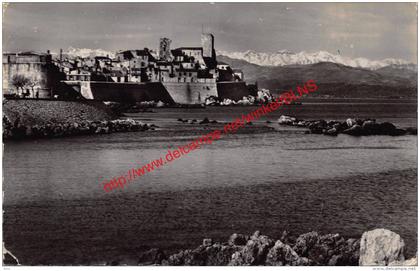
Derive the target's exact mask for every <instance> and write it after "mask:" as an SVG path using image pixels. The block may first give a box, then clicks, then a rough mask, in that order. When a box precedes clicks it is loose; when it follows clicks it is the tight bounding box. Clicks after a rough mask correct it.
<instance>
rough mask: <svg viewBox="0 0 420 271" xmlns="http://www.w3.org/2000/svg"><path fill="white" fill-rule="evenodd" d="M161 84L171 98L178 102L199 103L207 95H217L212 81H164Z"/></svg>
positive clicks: (215, 86)
mask: <svg viewBox="0 0 420 271" xmlns="http://www.w3.org/2000/svg"><path fill="white" fill-rule="evenodd" d="M163 84H164V86H165V88H166V90H167V91H168V93H169V95H170V96H171V97H172V99H173V100H174V101H175V102H176V103H179V104H200V103H204V101H205V99H206V98H207V97H209V96H217V85H216V83H214V82H212V83H210V82H209V83H178V82H164V83H163Z"/></svg>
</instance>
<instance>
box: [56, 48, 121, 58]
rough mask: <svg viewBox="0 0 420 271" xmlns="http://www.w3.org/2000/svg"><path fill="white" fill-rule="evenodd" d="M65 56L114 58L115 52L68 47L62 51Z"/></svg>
mask: <svg viewBox="0 0 420 271" xmlns="http://www.w3.org/2000/svg"><path fill="white" fill-rule="evenodd" d="M64 53H65V54H67V55H70V56H79V57H88V56H93V57H95V56H109V57H111V58H113V57H115V52H112V51H107V50H103V49H89V48H74V47H69V48H67V50H65V51H64Z"/></svg>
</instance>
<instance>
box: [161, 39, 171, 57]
mask: <svg viewBox="0 0 420 271" xmlns="http://www.w3.org/2000/svg"><path fill="white" fill-rule="evenodd" d="M171 42H172V41H171V40H170V39H168V38H160V42H159V59H161V60H166V61H170V58H171Z"/></svg>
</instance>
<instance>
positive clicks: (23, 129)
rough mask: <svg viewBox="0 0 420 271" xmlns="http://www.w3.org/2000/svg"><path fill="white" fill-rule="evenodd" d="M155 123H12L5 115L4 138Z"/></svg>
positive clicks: (114, 129) (144, 127) (103, 130)
mask: <svg viewBox="0 0 420 271" xmlns="http://www.w3.org/2000/svg"><path fill="white" fill-rule="evenodd" d="M155 127H157V126H155V125H153V124H146V123H142V122H140V121H135V120H132V119H125V120H109V121H108V120H105V121H83V122H73V123H68V122H67V123H54V122H48V123H46V124H34V125H28V124H26V125H25V124H23V123H21V122H20V119H19V118H17V119H16V120H15V122H14V123H12V122H11V121H10V120H9V119H8V118H7V117H6V116H4V117H3V139H5V140H21V139H28V138H53V137H65V136H76V135H89V134H109V133H117V132H135V131H145V130H149V129H152V130H153V129H155Z"/></svg>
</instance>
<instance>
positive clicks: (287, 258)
mask: <svg viewBox="0 0 420 271" xmlns="http://www.w3.org/2000/svg"><path fill="white" fill-rule="evenodd" d="M265 264H266V265H292V266H299V265H300V266H302V265H310V261H309V260H308V259H307V258H305V257H300V256H299V255H298V254H297V253H296V251H294V250H293V249H292V248H291V247H290V246H289V245H287V244H284V243H283V242H282V241H280V240H278V241H277V242H276V243H275V245H274V246H273V247H272V248H271V249H270V251H269V252H268V254H267V259H266V262H265Z"/></svg>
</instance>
